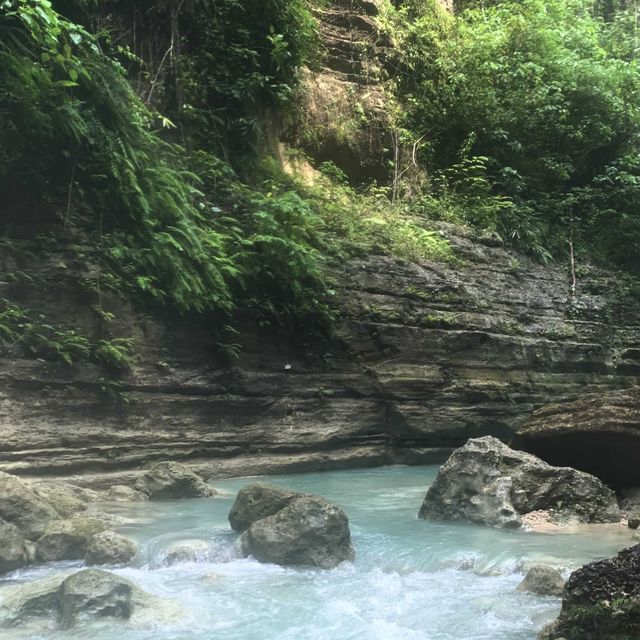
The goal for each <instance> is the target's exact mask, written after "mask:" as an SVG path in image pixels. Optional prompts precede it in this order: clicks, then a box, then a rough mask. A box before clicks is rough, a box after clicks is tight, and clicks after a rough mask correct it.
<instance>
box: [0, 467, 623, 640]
mask: <svg viewBox="0 0 640 640" xmlns="http://www.w3.org/2000/svg"><path fill="white" fill-rule="evenodd" d="M436 471H437V467H386V468H379V469H373V470H351V471H337V472H327V473H308V474H299V475H288V476H275V477H270V478H268V479H267V480H268V481H269V482H272V483H274V484H278V485H281V486H284V487H288V488H292V489H297V490H301V491H306V492H310V493H317V494H320V495H323V496H324V497H326V498H327V499H329V500H330V501H332V502H335V503H337V504H339V505H340V506H342V507H343V508H344V509H345V511H346V512H347V515H348V516H349V520H350V524H351V531H352V535H353V543H354V547H355V549H356V561H355V563H354V564H344V565H342V566H340V567H338V568H337V569H334V570H333V571H321V570H313V569H291V568H286V569H285V568H282V567H278V566H274V565H262V564H259V563H257V562H255V561H253V560H251V559H240V558H238V557H237V555H236V552H235V545H234V541H235V538H236V536H235V534H233V533H232V532H231V530H230V529H229V525H228V522H227V513H228V512H229V509H230V507H231V504H232V503H233V499H234V497H235V493H236V492H237V490H238V489H239V488H241V487H242V486H244V485H245V484H247V483H248V482H251V481H254V480H255V479H253V478H252V479H246V478H245V479H233V480H222V481H218V482H214V483H213V485H214V486H215V487H216V488H217V489H218V490H219V491H220V495H219V496H218V497H216V498H214V499H208V500H184V501H171V502H148V503H140V504H128V503H127V504H122V503H121V504H112V505H105V506H104V507H102V506H101V508H108V509H109V510H110V511H112V512H114V513H119V514H120V515H123V516H125V517H126V518H127V519H128V520H130V523H129V524H127V525H126V526H123V527H122V528H121V529H120V531H121V532H122V533H124V534H126V535H128V536H130V537H131V538H134V539H136V540H137V541H138V542H139V543H140V545H141V547H140V554H139V558H138V560H137V562H136V565H135V566H133V567H129V568H126V569H119V570H116V572H117V573H119V574H120V575H123V576H125V577H127V578H129V579H131V580H132V581H133V582H135V583H136V584H138V585H139V586H140V587H141V588H142V589H144V590H146V591H148V592H150V593H152V594H155V595H158V596H162V597H164V598H169V599H171V600H172V601H174V602H175V603H176V604H178V605H179V608H180V613H179V614H178V615H176V614H175V613H174V614H172V615H171V616H166V615H161V614H162V612H158V614H159V615H158V620H157V621H156V623H147V624H144V625H140V626H132V625H130V624H126V623H120V622H113V621H101V622H99V623H92V624H91V625H90V626H87V625H86V624H85V625H84V626H80V627H77V628H75V629H73V630H67V631H61V630H56V629H55V627H54V626H53V625H52V626H51V627H50V628H46V629H43V628H42V627H33V628H32V627H31V626H28V627H23V628H15V629H10V630H8V629H4V630H1V631H0V637H1V638H2V639H3V640H26V639H27V638H28V639H33V640H35V639H37V640H54V639H55V640H84V639H87V640H88V639H91V640H116V639H117V640H215V639H217V638H220V639H223V640H276V639H278V640H320V639H322V640H350V639H354V640H355V639H358V640H404V639H407V640H414V639H415V640H533V639H534V638H535V637H536V634H537V632H538V631H539V629H540V628H541V627H542V626H543V625H544V624H545V623H546V622H548V621H549V620H551V619H553V618H554V617H555V616H556V615H557V613H558V610H559V601H558V600H557V599H554V598H541V597H537V596H533V595H528V594H523V593H520V592H517V591H516V586H517V585H518V583H519V582H520V580H521V579H522V572H523V569H524V567H525V566H526V564H527V563H529V562H532V561H544V562H549V563H552V564H556V565H559V566H562V567H564V568H565V569H566V570H569V569H571V568H575V567H577V566H580V565H581V564H583V563H584V562H587V561H589V560H593V559H595V558H602V557H606V556H610V555H613V554H615V552H616V551H618V550H619V549H620V548H622V547H624V546H628V545H630V544H632V536H631V533H630V531H629V530H627V529H625V528H624V527H619V526H609V525H600V526H595V527H592V528H590V529H588V528H587V529H585V530H583V531H581V532H580V533H572V534H558V533H554V534H541V533H527V532H513V531H509V532H504V531H496V530H492V529H488V528H483V527H479V526H472V525H452V524H442V523H435V522H428V521H422V520H418V519H417V517H416V516H417V513H418V509H419V507H420V504H421V502H422V499H423V497H424V494H425V491H426V488H427V487H428V485H429V484H430V482H431V481H432V480H433V478H434V477H435V474H436ZM194 538H195V539H198V538H199V539H202V538H204V539H207V540H210V541H212V542H213V549H214V552H213V553H212V554H211V556H210V557H209V558H208V559H207V560H206V561H204V562H197V563H182V564H176V565H172V566H170V567H167V566H165V565H164V564H163V561H164V554H165V550H166V549H167V547H169V546H170V545H171V544H172V543H174V542H176V541H179V540H184V539H194ZM71 566H81V564H79V563H76V564H73V563H57V564H52V565H49V566H46V567H38V568H34V569H29V570H26V571H21V572H16V573H15V574H13V575H11V576H8V577H6V578H5V579H4V580H3V581H0V599H1V598H2V585H3V582H4V584H9V583H10V582H13V583H14V584H15V581H16V580H18V581H24V580H30V579H34V578H37V577H42V576H44V575H47V574H49V573H52V572H54V571H59V570H60V569H62V568H68V567H71Z"/></svg>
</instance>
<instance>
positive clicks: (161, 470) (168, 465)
mask: <svg viewBox="0 0 640 640" xmlns="http://www.w3.org/2000/svg"><path fill="white" fill-rule="evenodd" d="M135 489H136V490H137V491H140V492H141V493H144V494H145V495H146V496H148V497H149V499H150V500H172V499H176V498H207V497H209V496H212V495H214V494H215V491H214V490H213V489H211V487H209V485H208V484H207V483H206V482H205V481H204V480H203V479H202V478H201V477H200V476H199V475H197V474H195V473H193V472H192V471H189V469H187V468H186V467H185V466H184V465H182V464H179V463H177V462H158V463H156V464H154V465H153V466H151V467H150V468H149V470H148V471H146V472H145V473H144V474H143V475H142V476H141V477H140V478H138V480H137V481H136V484H135Z"/></svg>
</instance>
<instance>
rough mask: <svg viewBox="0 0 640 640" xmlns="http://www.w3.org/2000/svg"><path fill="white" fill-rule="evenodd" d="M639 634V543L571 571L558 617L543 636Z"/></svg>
mask: <svg viewBox="0 0 640 640" xmlns="http://www.w3.org/2000/svg"><path fill="white" fill-rule="evenodd" d="M639 637H640V545H636V546H634V547H630V548H628V549H624V550H623V551H621V552H620V553H619V554H618V555H617V556H616V557H615V558H610V559H608V560H601V561H599V562H592V563H590V564H587V565H585V566H584V567H582V568H581V569H578V570H577V571H575V572H574V573H572V574H571V577H570V578H569V580H568V582H567V584H566V587H565V590H564V597H563V601H562V611H561V613H560V617H559V618H558V620H557V621H556V622H555V623H553V624H552V625H550V626H549V627H547V628H546V629H545V630H544V631H543V632H542V633H541V634H540V636H539V638H540V640H561V639H565V640H574V639H576V640H577V639H580V640H632V639H634V638H639Z"/></svg>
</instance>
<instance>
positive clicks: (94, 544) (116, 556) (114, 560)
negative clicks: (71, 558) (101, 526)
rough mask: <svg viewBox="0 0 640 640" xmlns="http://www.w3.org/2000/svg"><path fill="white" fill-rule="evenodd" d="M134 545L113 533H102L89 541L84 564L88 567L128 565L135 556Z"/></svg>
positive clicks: (135, 549)
mask: <svg viewBox="0 0 640 640" xmlns="http://www.w3.org/2000/svg"><path fill="white" fill-rule="evenodd" d="M136 551H137V548H136V544H135V543H134V542H133V541H131V540H129V538H125V537H124V536H121V535H120V534H119V533H115V532H114V531H103V532H102V533H97V534H96V535H94V536H92V537H91V538H90V539H89V542H88V544H87V552H86V554H85V557H84V559H85V562H86V563H87V564H89V565H91V564H93V565H100V564H112V565H115V564H117V565H123V564H128V563H129V562H131V560H133V558H134V557H135V555H136Z"/></svg>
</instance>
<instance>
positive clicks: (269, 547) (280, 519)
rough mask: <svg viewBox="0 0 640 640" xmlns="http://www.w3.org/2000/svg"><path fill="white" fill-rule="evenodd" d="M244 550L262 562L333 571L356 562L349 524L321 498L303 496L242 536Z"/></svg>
mask: <svg viewBox="0 0 640 640" xmlns="http://www.w3.org/2000/svg"><path fill="white" fill-rule="evenodd" d="M241 541H242V550H243V553H245V554H246V555H252V556H253V557H254V558H256V559H257V560H259V561H260V562H273V563H276V564H281V565H306V566H312V567H321V568H323V569H331V568H333V567H335V566H337V565H338V564H340V563H341V562H342V561H344V560H353V558H354V551H353V547H352V545H351V533H350V531H349V520H348V518H347V516H346V514H345V513H344V511H342V509H340V508H339V507H337V506H335V505H333V504H331V503H329V502H327V501H326V500H325V499H324V498H320V497H318V496H307V495H304V496H300V497H297V498H295V499H293V500H291V501H290V502H289V503H288V504H287V505H286V506H285V507H284V508H283V509H280V511H278V512H277V513H276V514H275V515H271V516H267V517H266V518H262V519H261V520H258V521H256V522H254V523H253V524H252V525H251V526H250V527H249V528H248V529H247V530H246V531H245V532H244V533H243V534H242V538H241Z"/></svg>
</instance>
